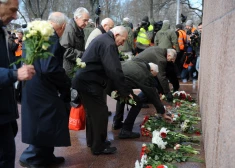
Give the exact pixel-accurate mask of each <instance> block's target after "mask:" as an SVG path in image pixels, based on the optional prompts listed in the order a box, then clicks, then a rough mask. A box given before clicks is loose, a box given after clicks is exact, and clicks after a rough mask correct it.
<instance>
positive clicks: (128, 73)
mask: <svg viewBox="0 0 235 168" xmlns="http://www.w3.org/2000/svg"><path fill="white" fill-rule="evenodd" d="M122 70H123V73H124V76H125V78H126V83H127V85H128V86H127V87H128V88H130V89H140V90H141V91H142V92H143V93H144V94H145V96H146V97H147V98H148V100H149V102H151V103H152V104H153V105H154V107H155V109H156V111H157V113H159V114H161V115H162V117H163V118H164V119H165V120H168V121H171V118H170V117H169V116H167V115H166V113H165V108H164V106H163V105H162V103H161V100H160V98H159V95H158V92H157V90H156V88H155V84H154V82H155V80H154V78H153V77H154V76H156V75H157V74H158V65H157V64H154V63H151V62H150V63H146V62H144V61H141V60H129V61H126V62H123V63H122ZM111 90H116V89H115V87H114V88H112V89H111ZM132 96H133V98H134V100H135V101H136V105H132V107H131V109H130V111H129V113H128V115H127V117H126V119H125V120H124V122H122V121H123V115H124V107H125V103H124V102H123V103H121V102H120V101H117V103H116V114H115V116H114V118H113V129H114V130H117V129H120V128H122V129H121V131H120V133H119V135H118V137H119V138H120V139H127V138H139V137H140V134H139V133H137V132H132V129H133V125H134V122H135V119H136V117H137V115H138V114H139V112H140V110H141V108H142V101H141V99H140V98H139V97H138V96H136V95H135V94H132Z"/></svg>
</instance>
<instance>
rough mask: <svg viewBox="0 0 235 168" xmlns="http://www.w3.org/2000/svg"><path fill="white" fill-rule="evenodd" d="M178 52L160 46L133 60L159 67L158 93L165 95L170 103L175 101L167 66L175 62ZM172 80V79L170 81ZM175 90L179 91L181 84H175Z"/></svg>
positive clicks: (147, 50)
mask: <svg viewBox="0 0 235 168" xmlns="http://www.w3.org/2000/svg"><path fill="white" fill-rule="evenodd" d="M176 55H177V54H176V51H175V50H174V49H164V48H160V47H158V46H153V47H149V48H147V49H145V50H144V51H143V52H141V53H140V54H138V57H134V58H133V60H142V61H145V62H147V63H149V62H152V63H155V64H157V65H158V67H159V73H158V74H157V78H156V79H157V82H159V83H158V86H157V88H158V92H159V93H162V94H165V95H166V97H167V100H168V101H172V100H173V96H172V94H171V92H170V88H169V83H168V78H167V65H168V62H175V59H176ZM169 80H170V79H169ZM173 86H174V87H176V88H174V90H178V88H177V87H179V84H178V85H177V84H175V85H174V84H173Z"/></svg>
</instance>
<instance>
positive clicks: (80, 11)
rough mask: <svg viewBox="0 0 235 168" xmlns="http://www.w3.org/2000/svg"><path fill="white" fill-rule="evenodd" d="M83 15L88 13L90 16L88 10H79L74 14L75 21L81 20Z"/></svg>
mask: <svg viewBox="0 0 235 168" xmlns="http://www.w3.org/2000/svg"><path fill="white" fill-rule="evenodd" d="M83 13H87V14H88V15H89V12H88V10H87V9H86V8H83V7H79V8H77V9H76V10H75V12H74V14H73V17H74V19H76V18H81V17H82V14H83Z"/></svg>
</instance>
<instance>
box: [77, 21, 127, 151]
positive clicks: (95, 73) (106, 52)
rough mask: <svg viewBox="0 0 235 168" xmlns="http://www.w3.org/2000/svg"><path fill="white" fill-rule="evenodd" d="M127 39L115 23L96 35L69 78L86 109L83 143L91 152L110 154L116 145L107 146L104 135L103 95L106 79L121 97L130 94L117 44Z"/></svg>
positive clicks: (105, 121) (104, 107)
mask: <svg viewBox="0 0 235 168" xmlns="http://www.w3.org/2000/svg"><path fill="white" fill-rule="evenodd" d="M126 39H127V31H126V29H125V28H124V27H122V26H116V27H114V28H113V29H111V30H110V31H109V32H107V33H104V34H102V35H99V36H98V37H96V38H95V39H94V40H92V42H91V43H90V44H89V46H88V48H87V49H86V51H85V52H84V54H83V57H82V61H84V62H85V63H86V67H85V68H83V69H79V70H78V71H77V73H76V76H75V78H74V80H73V88H75V89H77V90H78V91H79V92H80V94H81V98H82V103H83V105H84V107H85V111H86V113H87V127H86V136H87V137H86V138H87V146H89V147H91V151H92V153H93V154H94V155H99V154H112V153H114V152H116V150H117V149H116V147H110V142H109V141H106V138H107V124H108V107H107V103H106V101H105V97H106V96H104V95H106V92H105V88H106V86H107V82H108V80H112V81H113V83H115V85H116V88H117V90H118V92H119V94H120V95H121V96H123V97H125V96H128V95H129V94H130V92H131V91H130V90H128V89H127V86H126V84H125V78H124V75H123V72H122V68H121V63H120V61H119V54H118V46H120V45H123V43H124V42H125V40H126Z"/></svg>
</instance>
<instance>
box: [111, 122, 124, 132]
mask: <svg viewBox="0 0 235 168" xmlns="http://www.w3.org/2000/svg"><path fill="white" fill-rule="evenodd" d="M122 126H123V123H122V122H115V121H114V122H113V129H114V130H118V129H121V128H122Z"/></svg>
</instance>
